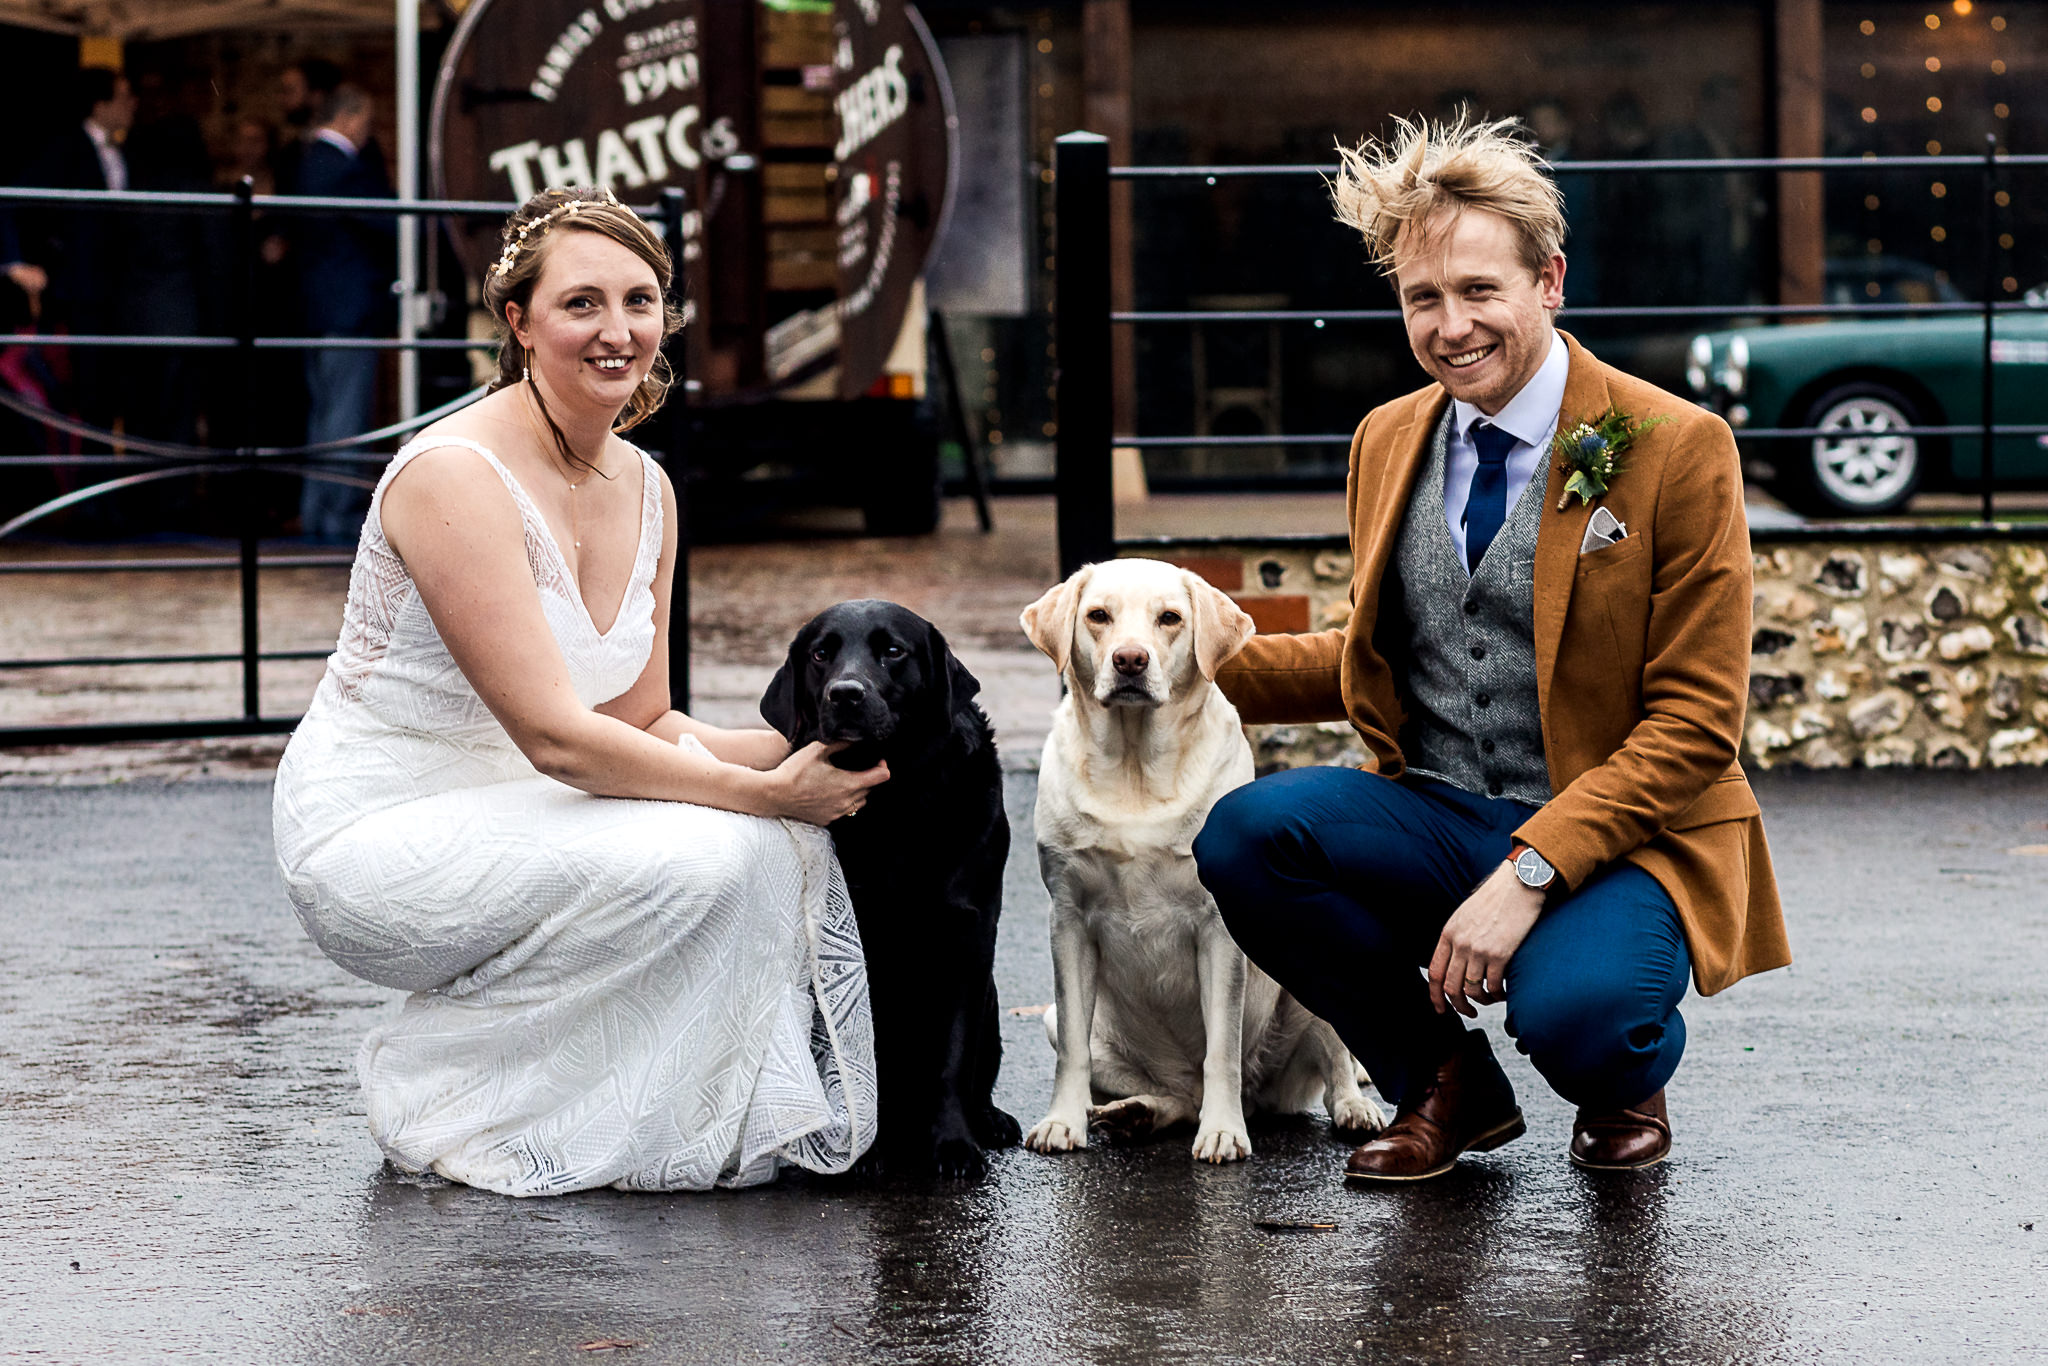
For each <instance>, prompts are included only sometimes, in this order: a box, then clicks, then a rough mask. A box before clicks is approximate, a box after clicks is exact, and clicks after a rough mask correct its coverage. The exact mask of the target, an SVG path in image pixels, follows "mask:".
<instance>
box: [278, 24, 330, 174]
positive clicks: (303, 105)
mask: <svg viewBox="0 0 2048 1366" xmlns="http://www.w3.org/2000/svg"><path fill="white" fill-rule="evenodd" d="M340 88H341V68H340V67H338V66H336V65H335V64H334V63H333V62H330V61H328V60H327V59H326V58H325V57H308V58H305V59H304V60H303V61H297V62H294V63H292V64H291V65H290V66H288V67H286V68H285V69H284V70H283V71H282V72H280V73H279V74H278V78H277V100H278V107H279V108H280V109H282V110H283V111H284V136H283V139H282V141H281V142H280V143H279V146H278V149H277V161H276V168H275V170H276V176H277V188H278V193H279V194H297V193H298V183H299V163H300V161H301V160H303V159H304V157H305V154H306V142H307V139H309V138H311V137H312V136H313V131H314V130H315V129H316V128H318V127H319V126H320V124H321V122H322V121H323V120H324V119H325V118H326V117H327V101H328V100H330V99H332V98H333V96H334V92H335V91H336V90H338V89H340Z"/></svg>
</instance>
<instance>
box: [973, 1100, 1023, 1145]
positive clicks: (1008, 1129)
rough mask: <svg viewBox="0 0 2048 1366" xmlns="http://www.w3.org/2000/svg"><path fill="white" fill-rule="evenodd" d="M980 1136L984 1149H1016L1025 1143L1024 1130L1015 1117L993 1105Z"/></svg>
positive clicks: (984, 1120)
mask: <svg viewBox="0 0 2048 1366" xmlns="http://www.w3.org/2000/svg"><path fill="white" fill-rule="evenodd" d="M978 1136H979V1137H980V1139H981V1146H982V1147H984V1148H1014V1147H1016V1146H1017V1145H1018V1144H1019V1143H1022V1142H1023V1141H1024V1130H1023V1128H1022V1126H1020V1125H1019V1124H1018V1123H1017V1121H1016V1119H1015V1118H1014V1117H1013V1116H1011V1115H1010V1114H1008V1113H1007V1112H1005V1111H1002V1110H998V1109H997V1108H996V1107H995V1106H993V1105H991V1106H989V1107H988V1111H987V1115H986V1117H985V1118H984V1119H983V1121H982V1125H981V1132H980V1134H979V1135H978Z"/></svg>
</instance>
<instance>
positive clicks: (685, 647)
mask: <svg viewBox="0 0 2048 1366" xmlns="http://www.w3.org/2000/svg"><path fill="white" fill-rule="evenodd" d="M661 222H662V235H663V237H664V238H665V239H666V242H667V245H668V259H669V268H670V269H671V270H672V271H674V272H675V273H674V275H673V277H672V279H673V284H672V285H671V286H670V292H671V293H672V294H673V295H674V296H675V299H676V306H677V307H681V306H682V303H683V300H684V299H685V298H687V297H688V293H689V287H688V285H686V284H685V283H684V282H685V281H686V280H687V279H688V278H689V277H688V275H687V274H686V273H685V271H684V268H683V265H684V259H685V253H684V250H683V191H682V187H680V186H677V185H671V186H669V187H668V188H667V189H664V190H663V191H662V192H661ZM689 357H690V348H689V344H688V343H687V342H685V341H684V340H683V335H682V333H680V332H678V333H677V334H676V335H675V336H674V337H672V338H670V339H669V344H668V366H669V388H668V413H667V425H668V450H667V451H666V452H665V454H666V455H667V457H668V458H667V460H666V461H665V462H664V463H665V464H666V465H667V466H668V481H669V483H671V484H672V485H674V486H675V491H676V564H675V580H674V583H673V586H672V587H671V588H670V590H669V599H668V697H669V705H670V706H671V707H674V708H675V709H676V710H677V711H680V712H687V711H688V710H689V709H690V461H689V449H690V448H689V439H690V409H689V392H688V387H687V385H688V378H689Z"/></svg>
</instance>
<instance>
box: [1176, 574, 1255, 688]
mask: <svg viewBox="0 0 2048 1366" xmlns="http://www.w3.org/2000/svg"><path fill="white" fill-rule="evenodd" d="M1181 574H1182V575H1183V576H1184V577H1185V578H1186V579H1187V584H1188V597H1189V598H1190V599H1191V600H1192V601H1193V602H1194V604H1195V665H1196V667H1197V668H1199V669H1201V671H1202V677H1204V678H1207V679H1214V678H1215V677H1216V671H1217V670H1218V669H1220V668H1222V667H1223V666H1224V665H1225V664H1226V663H1228V662H1229V660H1230V657H1231V656H1232V655H1234V654H1236V653H1237V652H1238V651H1239V650H1242V649H1243V648H1244V643H1245V642H1246V641H1247V640H1250V639H1251V638H1252V636H1253V634H1254V633H1255V632H1256V631H1257V630H1258V628H1257V627H1256V626H1254V625H1253V624H1252V618H1251V613H1249V612H1247V611H1245V610H1244V608H1242V607H1239V606H1238V605H1237V604H1236V603H1235V602H1234V601H1232V600H1231V597H1230V594H1228V593H1226V592H1224V591H1223V590H1222V589H1220V588H1215V587H1212V586H1211V585H1210V583H1209V581H1208V580H1207V579H1205V578H1203V577H1202V576H1201V575H1200V574H1197V573H1194V572H1193V571H1191V570H1187V569H1183V570H1181Z"/></svg>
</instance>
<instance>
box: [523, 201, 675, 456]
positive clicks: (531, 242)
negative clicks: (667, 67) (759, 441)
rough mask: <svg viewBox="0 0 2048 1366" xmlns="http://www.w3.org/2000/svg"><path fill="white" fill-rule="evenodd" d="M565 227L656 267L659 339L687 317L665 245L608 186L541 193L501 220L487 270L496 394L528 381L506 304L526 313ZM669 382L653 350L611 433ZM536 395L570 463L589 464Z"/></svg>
mask: <svg viewBox="0 0 2048 1366" xmlns="http://www.w3.org/2000/svg"><path fill="white" fill-rule="evenodd" d="M564 232H594V233H597V234H599V235H600V236H603V237H609V238H610V239H611V240H612V241H614V242H617V243H618V244H619V245H620V246H622V247H624V248H626V250H628V251H630V252H632V253H633V254H634V255H635V256H637V257H639V258H640V259H641V260H642V261H645V262H646V263H647V264H648V265H649V266H650V267H652V268H653V270H654V278H655V280H656V281H657V282H658V283H659V285H660V287H661V335H662V339H663V340H664V341H665V340H667V339H668V338H669V337H670V336H672V335H673V334H674V333H675V332H676V330H677V329H678V328H680V327H681V326H682V325H683V323H684V321H685V318H686V314H687V310H686V309H685V308H682V307H679V306H678V305H677V303H676V301H675V300H674V299H673V298H672V297H671V294H672V291H673V289H674V287H675V283H676V277H675V268H674V266H673V264H672V263H671V262H670V260H669V254H668V249H667V248H666V247H664V246H663V245H662V241H661V238H659V237H657V236H656V235H655V233H654V229H652V228H650V227H648V226H647V224H646V223H645V222H643V221H641V219H640V216H639V215H638V214H636V213H634V212H633V211H632V210H631V209H629V208H627V207H626V206H625V205H623V204H621V203H619V201H618V200H617V199H615V198H613V197H612V193H611V191H610V190H601V189H579V190H542V191H541V192H540V193H539V194H537V195H535V196H534V197H533V198H531V199H529V200H527V201H526V202H525V203H524V204H522V205H520V206H519V208H518V209H517V210H516V211H515V212H514V213H513V214H512V216H511V217H510V218H507V219H506V220H505V227H504V230H503V231H502V232H501V233H500V234H499V239H498V240H499V242H500V243H501V244H502V247H503V250H502V252H501V253H500V254H499V256H498V259H497V261H496V262H495V263H494V264H493V265H492V266H491V268H490V269H489V270H488V271H486V272H485V273H484V306H485V307H486V308H488V309H489V310H490V312H491V317H492V318H493V319H494V320H495V321H496V322H497V325H498V373H497V375H496V377H495V378H493V379H492V380H491V391H492V392H493V393H495V392H497V391H498V390H500V389H503V388H507V387H509V386H510V385H514V384H518V383H519V382H520V381H521V380H523V379H525V378H526V373H527V357H526V352H525V349H524V348H523V347H521V346H520V345H519V340H518V338H516V337H514V336H513V335H512V324H511V322H510V320H509V319H508V318H507V317H506V314H505V309H506V305H508V304H516V305H518V307H519V311H520V312H521V313H522V314H524V313H529V312H531V310H532V308H533V284H534V281H535V280H537V279H539V278H540V272H541V268H542V267H543V266H544V265H546V264H547V258H548V248H549V245H550V244H551V243H552V242H553V241H554V239H555V237H556V236H557V235H559V234H561V233H564ZM672 379H673V376H672V374H671V372H670V370H669V364H668V357H667V356H665V355H663V354H662V353H661V352H659V351H657V352H656V353H655V355H654V366H653V368H652V369H651V370H649V371H648V372H647V378H646V379H644V380H642V381H640V386H639V387H638V388H636V389H635V390H634V391H633V396H632V397H631V398H629V399H627V400H626V406H625V409H624V411H623V412H622V413H621V415H620V418H619V421H618V423H617V425H616V426H614V427H613V428H612V430H613V431H619V432H623V431H628V430H630V429H631V428H633V427H637V426H639V425H640V424H641V423H642V422H645V421H646V420H647V419H648V418H650V417H652V416H654V413H655V410H656V409H658V408H660V407H661V403H662V400H663V399H664V398H666V397H667V396H668V389H669V384H670V383H671V382H672ZM533 397H534V401H535V402H536V403H539V404H540V411H541V416H542V417H543V418H545V419H546V420H547V424H548V428H549V430H551V431H552V432H554V434H555V443H556V445H558V446H559V447H560V448H561V451H562V455H563V457H564V458H565V459H567V460H568V461H569V463H570V464H571V465H572V466H583V467H586V468H588V466H589V462H588V461H586V460H584V459H583V458H582V457H581V456H578V455H577V454H576V453H575V452H574V451H572V450H570V449H569V442H568V439H567V438H566V437H564V436H563V435H562V429H561V428H560V427H558V426H556V425H555V419H554V415H553V414H551V413H550V412H548V410H547V404H546V402H545V401H543V400H542V399H541V396H540V390H539V389H538V388H536V389H535V390H534V391H533Z"/></svg>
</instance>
